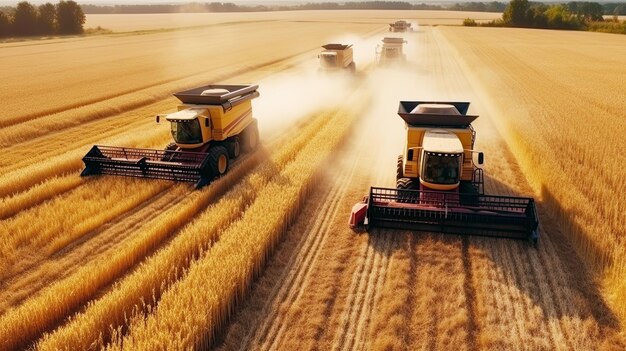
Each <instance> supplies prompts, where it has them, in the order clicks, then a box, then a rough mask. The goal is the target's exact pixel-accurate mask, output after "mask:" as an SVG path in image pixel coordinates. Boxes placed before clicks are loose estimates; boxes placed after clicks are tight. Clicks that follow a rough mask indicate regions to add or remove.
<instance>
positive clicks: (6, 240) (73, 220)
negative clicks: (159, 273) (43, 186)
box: [0, 179, 166, 267]
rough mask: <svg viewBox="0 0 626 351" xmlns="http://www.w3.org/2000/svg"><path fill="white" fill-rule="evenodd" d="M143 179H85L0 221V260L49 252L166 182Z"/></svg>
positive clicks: (5, 261) (9, 261)
mask: <svg viewBox="0 0 626 351" xmlns="http://www.w3.org/2000/svg"><path fill="white" fill-rule="evenodd" d="M146 183H148V182H141V181H136V180H132V181H129V182H123V183H120V182H116V181H112V180H110V179H107V180H105V181H103V182H100V181H91V182H87V183H86V184H85V186H83V187H81V188H78V189H75V190H73V191H71V192H70V193H68V194H66V195H64V196H60V197H58V198H55V199H54V200H52V201H50V202H47V203H45V204H42V205H41V206H38V207H37V208H33V209H31V210H28V211H24V212H21V213H19V214H18V215H16V216H14V217H12V218H10V219H8V220H4V221H2V222H0V232H1V233H4V234H3V235H2V245H1V246H0V264H1V265H2V266H3V267H10V266H12V265H13V264H15V263H16V262H18V261H19V259H20V258H21V257H22V255H23V254H25V253H27V252H29V251H39V253H43V254H45V255H50V254H52V253H54V252H56V251H57V250H59V249H60V248H62V247H63V246H65V245H67V244H68V243H69V242H71V241H73V240H75V239H77V238H79V237H81V236H83V235H85V234H87V233H89V232H90V231H92V230H95V229H97V228H98V227H100V226H101V225H103V224H105V223H107V222H109V221H110V220H112V219H114V218H115V217H117V216H118V215H119V214H121V213H124V212H126V211H128V210H130V209H132V208H134V207H135V206H137V205H138V204H140V203H142V202H144V201H146V200H147V199H149V198H151V197H153V196H154V195H156V194H157V193H159V192H161V191H162V190H164V189H165V186H166V183H165V182H150V183H149V184H146ZM113 189H115V191H112V190H113ZM128 194H133V195H132V196H128ZM77 204H80V206H77ZM103 208H106V209H107V210H106V211H103V210H102V209H103Z"/></svg>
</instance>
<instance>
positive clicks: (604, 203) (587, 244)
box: [443, 28, 626, 320]
mask: <svg viewBox="0 0 626 351" xmlns="http://www.w3.org/2000/svg"><path fill="white" fill-rule="evenodd" d="M443 33H444V34H445V35H446V37H449V38H450V40H451V41H452V43H453V44H454V45H455V46H456V48H457V49H458V51H459V52H462V53H463V55H462V58H463V60H464V61H465V64H466V65H467V66H469V67H474V68H475V67H481V69H479V70H477V69H473V70H472V72H473V75H472V78H473V80H474V82H475V83H476V84H477V85H478V86H480V89H477V90H478V91H482V92H483V94H484V95H483V97H484V99H485V101H490V102H491V107H492V109H493V111H494V113H497V114H498V115H501V116H502V117H501V118H498V119H497V120H496V122H497V125H498V126H499V127H500V129H501V130H502V131H503V134H504V135H505V136H506V137H507V139H508V140H507V141H508V142H509V144H510V145H511V147H512V149H513V150H514V151H515V152H516V157H517V158H518V159H519V160H520V161H521V164H522V166H523V169H524V170H525V173H526V174H528V177H529V179H530V180H531V182H532V183H533V185H534V186H535V189H537V191H538V192H539V193H540V194H541V197H542V200H543V201H545V202H546V203H548V204H549V206H550V208H551V211H553V214H554V215H555V216H556V217H557V218H558V219H559V221H561V222H562V227H561V230H562V232H563V236H564V239H565V240H571V241H572V242H574V244H575V246H576V248H577V251H578V253H579V254H580V255H581V256H582V257H584V260H585V261H586V262H587V263H588V266H589V267H590V268H592V269H595V270H597V271H598V272H599V273H600V274H601V275H602V277H603V285H604V286H605V289H606V294H605V296H606V297H607V298H608V299H609V300H610V301H611V302H612V304H613V306H614V307H615V308H616V311H618V312H619V314H620V315H621V316H622V319H623V320H626V300H624V299H623V298H620V296H624V294H626V279H624V277H626V231H625V227H624V223H623V218H624V215H623V209H624V208H626V197H624V196H621V195H620V194H619V190H617V189H624V188H626V177H624V164H625V163H626V157H624V154H623V152H621V150H620V145H621V143H622V142H621V141H622V140H623V138H624V136H623V134H624V131H625V130H626V121H624V118H623V116H624V109H625V108H626V106H625V105H624V104H625V102H624V92H623V90H624V89H623V83H624V82H623V79H622V78H621V77H623V76H624V75H626V64H625V63H626V61H624V57H626V37H623V36H619V35H602V34H600V35H598V33H580V34H577V33H570V32H562V33H561V32H556V33H555V32H542V43H543V44H542V45H541V48H540V47H538V46H536V45H535V41H536V37H535V36H534V33H531V32H527V31H523V30H505V31H494V30H491V29H478V30H469V31H464V32H462V33H461V32H459V31H458V30H454V29H451V28H447V29H445V31H443ZM511 37H514V38H515V40H514V41H513V42H512V41H510V40H509V39H507V38H511ZM574 38H576V43H577V44H576V45H575V46H571V45H569V43H570V42H571V40H573V39H574ZM598 45H600V46H602V47H607V48H609V47H610V48H611V49H610V50H598V48H597V46H598ZM600 67H611V69H607V70H604V69H601V68H600ZM520 72H522V73H520ZM520 77H523V78H520ZM616 191H617V192H616Z"/></svg>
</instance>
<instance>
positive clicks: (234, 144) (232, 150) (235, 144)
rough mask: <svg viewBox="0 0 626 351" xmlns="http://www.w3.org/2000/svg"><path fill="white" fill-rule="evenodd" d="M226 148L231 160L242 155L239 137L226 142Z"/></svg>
mask: <svg viewBox="0 0 626 351" xmlns="http://www.w3.org/2000/svg"><path fill="white" fill-rule="evenodd" d="M226 148H227V149H228V156H230V158H237V157H239V155H240V154H241V143H240V142H239V137H238V136H234V137H232V138H229V139H228V140H227V141H226Z"/></svg>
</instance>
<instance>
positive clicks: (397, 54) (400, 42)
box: [376, 37, 406, 65]
mask: <svg viewBox="0 0 626 351" xmlns="http://www.w3.org/2000/svg"><path fill="white" fill-rule="evenodd" d="M382 42H383V44H382V45H380V44H379V45H377V46H376V63H378V64H379V65H386V64H391V63H398V62H400V63H404V62H406V54H405V53H404V44H405V43H406V40H404V39H403V38H392V37H385V38H383V40H382Z"/></svg>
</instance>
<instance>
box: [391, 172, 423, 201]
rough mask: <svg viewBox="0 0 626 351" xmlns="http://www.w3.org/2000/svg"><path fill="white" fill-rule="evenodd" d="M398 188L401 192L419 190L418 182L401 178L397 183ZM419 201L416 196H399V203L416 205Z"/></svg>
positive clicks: (405, 194)
mask: <svg viewBox="0 0 626 351" xmlns="http://www.w3.org/2000/svg"><path fill="white" fill-rule="evenodd" d="M396 188H397V189H399V190H415V189H417V188H418V187H417V184H416V182H415V181H414V180H413V179H411V178H400V179H398V180H397V181H396ZM417 200H418V199H416V198H415V195H414V194H407V193H400V194H398V202H404V203H414V202H416V201H417Z"/></svg>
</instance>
